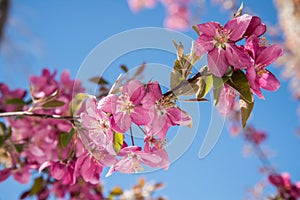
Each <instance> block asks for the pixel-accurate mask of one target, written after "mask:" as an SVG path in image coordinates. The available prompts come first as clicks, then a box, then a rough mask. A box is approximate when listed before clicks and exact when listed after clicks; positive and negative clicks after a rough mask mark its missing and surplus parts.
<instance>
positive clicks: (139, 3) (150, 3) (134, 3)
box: [127, 0, 156, 12]
mask: <svg viewBox="0 0 300 200" xmlns="http://www.w3.org/2000/svg"><path fill="white" fill-rule="evenodd" d="M127 1H128V5H129V7H130V9H131V10H132V11H133V12H138V11H140V10H141V9H143V8H153V7H154V6H155V4H156V0H127Z"/></svg>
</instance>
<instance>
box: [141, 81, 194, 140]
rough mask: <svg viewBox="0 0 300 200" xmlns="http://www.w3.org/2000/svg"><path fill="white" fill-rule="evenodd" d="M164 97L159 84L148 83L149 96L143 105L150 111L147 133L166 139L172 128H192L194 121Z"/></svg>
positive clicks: (147, 95) (143, 101)
mask: <svg viewBox="0 0 300 200" xmlns="http://www.w3.org/2000/svg"><path fill="white" fill-rule="evenodd" d="M162 97H163V95H162V92H161V88H160V86H159V84H158V83H157V82H151V83H148V85H147V94H146V96H145V98H144V99H143V100H142V104H143V107H145V108H146V109H149V113H150V118H151V120H150V122H149V123H148V124H147V126H146V129H147V132H148V133H149V134H151V135H157V136H159V137H160V138H161V139H164V138H165V135H166V133H167V131H168V129H169V128H170V126H175V125H179V126H190V125H191V123H192V119H191V117H190V116H189V115H188V114H187V113H186V112H184V111H182V110H181V109H179V108H178V107H176V106H175V103H174V102H170V101H165V100H164V99H163V98H162Z"/></svg>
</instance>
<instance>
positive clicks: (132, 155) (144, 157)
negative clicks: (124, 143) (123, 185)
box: [106, 146, 166, 176]
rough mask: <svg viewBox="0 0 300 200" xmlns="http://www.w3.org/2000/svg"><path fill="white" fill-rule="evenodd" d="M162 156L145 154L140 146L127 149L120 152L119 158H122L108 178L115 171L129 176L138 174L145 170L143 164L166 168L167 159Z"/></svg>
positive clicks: (150, 153)
mask: <svg viewBox="0 0 300 200" xmlns="http://www.w3.org/2000/svg"><path fill="white" fill-rule="evenodd" d="M162 155H163V154H158V153H157V152H143V151H142V149H141V147H138V146H128V147H125V148H123V149H121V151H120V152H119V156H121V157H122V158H121V159H120V160H119V161H118V162H117V163H116V164H114V165H113V166H112V167H111V168H110V170H109V172H108V173H107V174H106V176H110V175H111V174H112V173H113V172H115V171H118V172H120V173H128V174H132V173H137V172H138V171H142V170H143V167H142V164H145V165H148V166H150V167H166V166H165V163H164V162H162V160H163V159H165V158H163V157H162Z"/></svg>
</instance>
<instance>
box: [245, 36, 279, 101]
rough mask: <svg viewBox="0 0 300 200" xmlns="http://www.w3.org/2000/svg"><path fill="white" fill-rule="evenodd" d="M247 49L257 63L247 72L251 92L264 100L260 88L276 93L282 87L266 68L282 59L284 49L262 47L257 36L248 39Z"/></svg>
mask: <svg viewBox="0 0 300 200" xmlns="http://www.w3.org/2000/svg"><path fill="white" fill-rule="evenodd" d="M245 48H246V49H247V50H248V51H249V53H250V55H251V57H252V59H253V60H254V63H255V64H254V65H252V66H251V67H249V68H247V72H246V76H247V78H248V80H249V83H250V87H251V90H252V92H253V93H255V94H256V95H257V96H258V97H259V98H264V96H263V95H262V92H261V90H260V88H263V89H265V90H269V91H276V90H277V89H278V88H279V87H280V82H279V81H278V80H277V78H276V77H275V76H274V75H273V74H272V73H271V72H270V71H268V70H267V69H265V67H266V66H268V65H270V64H271V63H273V62H274V61H275V60H276V59H277V58H278V57H280V56H281V55H282V54H283V49H282V48H281V47H280V45H270V46H265V45H262V44H260V39H259V38H258V37H256V36H255V35H253V36H251V37H250V38H249V39H247V44H246V47H245Z"/></svg>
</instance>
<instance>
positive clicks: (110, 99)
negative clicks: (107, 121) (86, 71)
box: [98, 94, 119, 114]
mask: <svg viewBox="0 0 300 200" xmlns="http://www.w3.org/2000/svg"><path fill="white" fill-rule="evenodd" d="M118 99H119V97H118V96H117V95H116V94H109V95H107V96H106V97H104V98H102V99H101V100H100V101H99V104H98V109H101V110H103V111H104V112H108V113H112V114H113V113H115V112H116V106H117V101H118Z"/></svg>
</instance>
